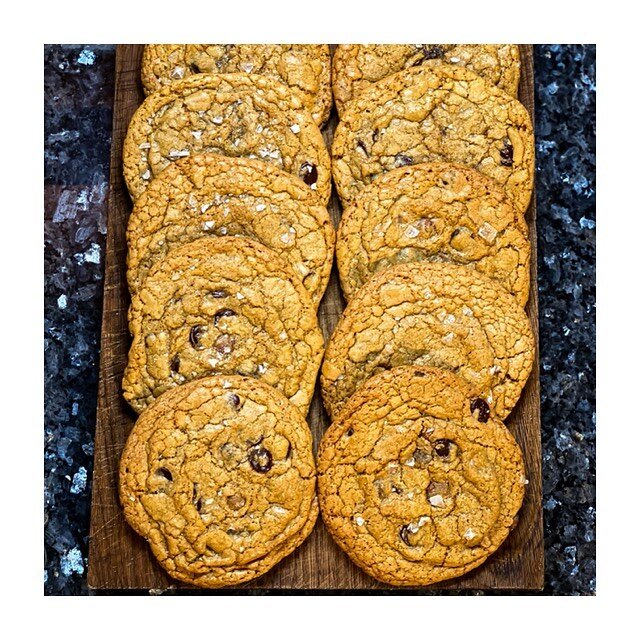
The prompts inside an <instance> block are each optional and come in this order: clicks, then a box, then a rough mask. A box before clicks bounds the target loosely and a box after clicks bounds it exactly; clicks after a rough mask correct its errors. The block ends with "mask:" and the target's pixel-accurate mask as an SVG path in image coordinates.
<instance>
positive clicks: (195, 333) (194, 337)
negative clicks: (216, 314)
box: [189, 324, 207, 349]
mask: <svg viewBox="0 0 640 640" xmlns="http://www.w3.org/2000/svg"><path fill="white" fill-rule="evenodd" d="M206 330H207V328H206V327H205V326H204V325H203V324H196V325H194V326H193V327H191V331H189V342H190V343H191V346H192V347H193V348H194V349H199V348H200V338H202V336H203V334H204V332H205V331H206Z"/></svg>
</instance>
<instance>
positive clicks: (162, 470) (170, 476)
mask: <svg viewBox="0 0 640 640" xmlns="http://www.w3.org/2000/svg"><path fill="white" fill-rule="evenodd" d="M157 473H158V474H159V475H161V476H162V477H163V478H166V479H167V480H168V481H169V482H173V474H172V473H171V471H169V469H167V468H166V467H160V468H159V469H158V471H157Z"/></svg>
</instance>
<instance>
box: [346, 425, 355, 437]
mask: <svg viewBox="0 0 640 640" xmlns="http://www.w3.org/2000/svg"><path fill="white" fill-rule="evenodd" d="M345 435H347V436H352V435H353V429H352V428H351V427H349V428H348V429H347V430H346V432H345Z"/></svg>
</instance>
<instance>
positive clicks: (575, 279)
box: [44, 45, 595, 595]
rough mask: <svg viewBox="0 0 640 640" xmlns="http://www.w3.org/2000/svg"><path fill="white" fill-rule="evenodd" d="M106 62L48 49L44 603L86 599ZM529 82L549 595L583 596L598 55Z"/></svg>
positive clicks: (591, 520) (591, 542)
mask: <svg viewBox="0 0 640 640" xmlns="http://www.w3.org/2000/svg"><path fill="white" fill-rule="evenodd" d="M114 51H115V47H113V46H111V45H108V46H107V45H105V46H62V47H61V46H49V47H45V50H44V58H45V400H46V406H45V553H46V557H45V585H44V589H45V593H50V594H59V593H65V594H72V593H73V594H82V593H88V590H87V586H86V560H87V535H88V528H89V503H90V495H91V486H90V478H91V472H92V468H93V464H92V456H93V431H94V426H95V413H96V393H97V362H98V349H99V332H100V317H101V310H102V274H103V269H104V265H103V263H102V258H103V248H104V230H105V216H106V204H105V198H106V195H107V183H108V167H109V146H110V135H111V104H112V99H113V70H114V66H113V63H114ZM535 71H536V136H537V138H536V155H537V176H536V179H537V203H538V242H539V248H538V263H539V264H538V269H539V276H538V287H539V292H540V356H541V371H540V374H541V387H542V421H543V424H542V429H543V451H544V454H543V455H544V458H543V461H542V464H543V477H544V486H543V489H544V497H543V506H544V518H545V556H546V557H545V560H546V567H545V582H546V587H545V591H544V592H545V593H548V594H558V595H559V594H590V593H593V592H594V591H595V414H594V411H595V306H594V301H595V84H594V83H595V47H594V46H581V45H570V46H556V45H551V46H548V45H544V46H537V47H535ZM167 593H175V590H169V591H167ZM376 593H378V594H385V593H394V592H390V591H387V590H383V591H378V592H376ZM429 593H441V592H440V591H430V592H429ZM473 593H478V592H473ZM503 593H504V592H503Z"/></svg>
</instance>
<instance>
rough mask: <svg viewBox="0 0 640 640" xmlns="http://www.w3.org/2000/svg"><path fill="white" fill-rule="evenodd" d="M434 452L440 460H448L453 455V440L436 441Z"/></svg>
mask: <svg viewBox="0 0 640 640" xmlns="http://www.w3.org/2000/svg"><path fill="white" fill-rule="evenodd" d="M433 450H434V451H435V452H436V455H437V456H439V457H440V458H448V457H449V454H450V453H451V440H444V439H442V440H436V441H435V442H434V443H433Z"/></svg>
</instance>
